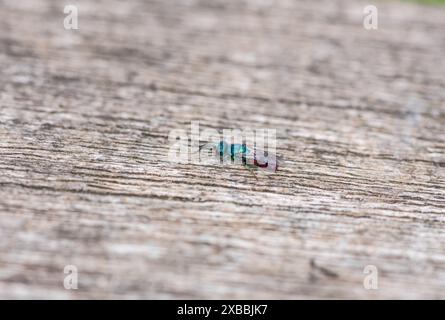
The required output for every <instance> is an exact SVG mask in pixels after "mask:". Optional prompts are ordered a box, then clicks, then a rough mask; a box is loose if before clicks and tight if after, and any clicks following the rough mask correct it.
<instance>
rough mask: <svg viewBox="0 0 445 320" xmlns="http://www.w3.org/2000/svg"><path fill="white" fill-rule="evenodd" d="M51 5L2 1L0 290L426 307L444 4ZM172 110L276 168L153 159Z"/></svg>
mask: <svg viewBox="0 0 445 320" xmlns="http://www.w3.org/2000/svg"><path fill="white" fill-rule="evenodd" d="M71 3H73V4H76V5H78V7H79V27H80V29H79V30H77V31H74V30H71V31H67V30H65V29H64V28H63V19H64V14H63V5H64V4H65V3H63V2H60V1H55V0H54V1H49V0H45V1H43V0H40V1H34V0H21V1H16V0H0V99H1V100H0V150H1V157H0V170H1V171H0V172H1V175H0V186H1V187H0V298H73V299H77V298H193V299H195V298H362V299H365V298H445V290H444V287H445V232H444V226H445V192H444V188H445V172H444V171H445V132H444V125H445V90H444V88H445V78H444V74H445V60H444V57H443V54H444V52H445V33H444V30H445V9H444V8H435V7H427V6H418V5H414V4H407V3H400V2H396V1H382V2H377V7H378V8H379V29H378V30H377V31H367V30H365V29H364V28H363V26H362V10H363V7H364V6H365V5H367V4H368V2H360V1H352V0H351V1H346V0H345V1H331V0H329V1H328V0H326V1H301V2H300V1H291V0H289V1H256V0H251V1H204V0H202V1H192V0H191V1H178V2H172V1H164V0H162V1H161V0H159V1H156V2H155V1H153V2H148V1H142V0H139V1H120V0H113V1H109V0H107V1H105V0H103V1H86V0H85V1H74V0H73V1H71ZM190 121H199V122H200V124H201V128H202V129H204V128H209V127H212V128H216V129H222V128H244V127H246V126H247V127H250V128H276V129H277V135H278V154H279V155H280V156H282V157H284V159H285V163H284V164H283V167H282V169H281V170H280V171H279V172H278V173H276V174H275V175H268V176H265V175H261V176H260V177H259V181H255V179H253V178H252V176H251V175H250V173H249V172H248V171H247V170H245V169H243V168H235V167H230V168H218V167H215V166H203V165H192V164H189V165H175V164H170V163H168V162H167V161H166V157H167V151H168V147H169V145H168V140H167V137H168V133H169V132H170V130H172V129H176V128H183V129H186V130H188V128H189V125H190ZM66 265H75V266H77V268H78V271H79V289H78V290H65V289H64V287H63V279H64V276H65V274H64V273H63V268H64V266H66ZM366 265H375V266H376V267H377V268H378V270H379V283H378V285H379V289H378V290H365V289H364V287H363V279H364V276H365V275H364V274H363V269H364V267H365V266H366Z"/></svg>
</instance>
